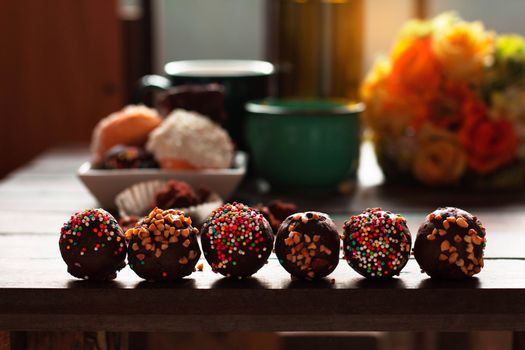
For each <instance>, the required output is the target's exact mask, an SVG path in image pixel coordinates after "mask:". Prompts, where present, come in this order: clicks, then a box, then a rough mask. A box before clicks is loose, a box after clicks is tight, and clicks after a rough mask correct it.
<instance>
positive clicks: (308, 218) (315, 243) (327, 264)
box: [275, 212, 341, 280]
mask: <svg viewBox="0 0 525 350" xmlns="http://www.w3.org/2000/svg"><path fill="white" fill-rule="evenodd" d="M340 247H341V241H340V238H339V233H338V232H337V227H336V226H335V223H334V222H333V221H332V219H330V217H329V216H328V215H327V214H323V213H318V212H306V213H296V214H293V215H290V216H288V217H287V218H286V219H285V220H284V221H283V223H282V224H281V226H280V227H279V231H277V236H276V238H275V254H276V255H277V258H278V259H279V262H280V263H281V265H282V266H283V267H284V268H285V270H286V271H288V272H289V273H290V274H291V275H292V276H294V277H299V278H304V279H308V280H313V279H317V278H322V277H324V276H327V275H328V274H330V273H331V272H332V271H334V270H335V268H336V267H337V264H338V263H339V250H340Z"/></svg>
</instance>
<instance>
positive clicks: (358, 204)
mask: <svg viewBox="0 0 525 350" xmlns="http://www.w3.org/2000/svg"><path fill="white" fill-rule="evenodd" d="M86 157H87V153H86V151H85V149H84V148H70V149H68V150H60V151H54V152H50V153H47V154H44V155H43V156H42V157H40V158H38V159H37V160H35V161H33V162H31V163H30V164H28V165H27V166H25V167H24V168H21V169H19V170H18V171H17V172H16V173H14V174H13V175H11V176H10V177H8V178H7V179H6V181H4V182H3V183H1V184H0V329H4V330H20V329H24V330H61V331H62V330H75V331H81V330H82V331H84V330H101V329H104V330H109V331H175V330H176V331H230V330H246V331H248V330H253V331H272V330H283V331H301V330H302V331H304V330H330V331H333V330H345V331H346V330H414V331H415V330H443V331H461V330H474V329H476V330H520V331H525V301H524V300H525V288H524V287H525V273H524V272H523V271H525V251H524V250H523V248H522V247H523V246H524V245H525V235H524V234H523V232H522V231H523V229H524V227H525V215H523V213H524V206H523V203H524V202H523V200H522V198H521V197H522V194H520V193H514V194H490V195H488V194H487V195H484V196H483V198H481V199H480V198H475V197H473V196H472V195H468V194H461V195H460V194H458V195H455V196H451V195H450V194H441V197H442V198H440V197H439V195H429V194H428V193H426V192H425V191H421V190H420V191H417V190H415V191H408V192H407V191H406V190H405V192H403V191H400V192H398V195H396V196H393V195H392V193H396V192H395V191H392V190H388V191H386V190H384V189H381V188H378V187H372V186H369V187H366V186H363V187H361V188H359V189H358V191H357V192H356V193H355V195H354V196H347V197H341V196H339V197H335V196H334V195H333V194H331V195H313V196H310V199H309V200H304V199H303V201H302V202H300V206H301V207H302V208H303V209H319V210H326V211H327V212H328V213H329V214H331V215H332V216H333V217H334V218H335V220H336V222H337V223H338V224H339V227H340V226H341V224H342V222H343V221H344V220H345V219H346V218H347V217H348V216H349V215H350V214H351V213H353V212H356V211H358V210H361V209H363V208H365V207H367V206H386V207H387V208H390V209H393V210H398V209H397V208H401V209H402V210H399V211H401V212H402V213H403V214H405V215H406V216H407V218H408V221H409V226H410V228H411V230H412V232H413V234H415V232H416V231H417V227H418V225H419V223H420V222H421V221H422V220H423V218H424V216H425V215H426V213H427V212H428V211H429V210H431V209H433V208H434V206H437V205H436V204H437V202H439V201H444V199H446V200H448V202H447V203H442V204H441V205H445V204H450V205H459V204H457V203H459V202H461V203H465V204H467V205H468V207H466V209H468V210H471V211H472V212H474V213H475V214H477V215H478V216H479V217H480V219H481V220H482V221H483V222H484V224H485V226H486V227H487V231H488V246H487V250H486V255H487V260H486V264H485V269H484V270H483V271H482V272H481V274H479V277H478V278H474V279H471V280H468V281H463V282H439V281H433V280H430V279H429V278H427V277H426V275H424V274H421V273H420V271H419V268H418V266H417V263H416V262H415V260H413V259H411V260H410V261H409V263H408V265H407V267H406V268H405V270H403V272H402V274H401V276H400V278H397V279H394V280H392V281H387V282H378V281H375V282H374V281H367V280H365V279H363V278H361V277H360V276H359V275H357V274H356V273H355V272H354V271H353V270H352V269H351V268H350V267H349V266H348V265H347V263H346V262H345V261H341V262H340V264H339V266H338V268H337V269H336V271H335V272H334V273H333V274H332V275H331V276H329V277H328V278H326V279H324V280H321V281H318V282H315V283H310V282H301V281H292V280H291V279H290V277H289V275H288V274H287V273H286V271H285V270H284V269H282V268H281V267H280V265H279V263H278V261H277V260H276V258H275V257H274V256H273V255H272V257H271V258H270V261H269V263H268V264H267V265H266V266H264V267H263V269H261V270H260V271H259V272H258V273H257V274H256V275H255V276H254V278H251V279H247V280H244V281H232V280H229V279H225V278H221V276H220V275H216V274H213V273H212V272H211V270H210V268H209V266H208V265H207V264H205V270H204V271H203V272H195V273H194V274H192V275H191V276H190V277H189V278H186V279H184V280H182V281H181V282H179V283H171V284H162V283H148V282H144V281H141V280H140V279H139V278H138V277H137V276H136V275H135V274H134V273H133V272H132V271H131V270H130V269H129V268H125V269H124V270H123V271H122V272H121V273H120V274H119V276H118V278H117V280H116V281H114V282H110V283H92V282H86V281H79V280H76V279H74V278H72V277H71V276H69V275H68V274H67V272H66V266H65V264H64V263H63V262H62V260H61V258H60V254H59V250H58V232H59V228H60V226H61V225H62V223H63V222H64V221H65V220H67V218H68V216H69V215H71V213H73V212H74V211H76V210H79V209H82V208H84V207H90V206H94V205H96V202H95V200H94V198H93V197H92V196H91V195H90V194H89V193H88V192H87V190H86V189H85V188H83V187H82V184H81V183H80V182H79V181H78V180H77V179H76V177H75V175H74V174H75V171H76V169H77V168H78V166H79V165H80V164H81V163H82V162H83V161H85V159H86ZM238 196H239V197H240V198H246V199H247V200H249V201H251V202H256V201H259V200H264V199H266V198H268V195H266V196H253V197H250V196H249V195H247V194H246V193H239V195H238ZM287 196H288V195H285V197H287ZM427 197H428V198H427ZM520 198H521V199H520ZM469 203H470V204H469ZM476 203H478V204H476ZM438 205H439V204H438ZM332 279H333V281H332Z"/></svg>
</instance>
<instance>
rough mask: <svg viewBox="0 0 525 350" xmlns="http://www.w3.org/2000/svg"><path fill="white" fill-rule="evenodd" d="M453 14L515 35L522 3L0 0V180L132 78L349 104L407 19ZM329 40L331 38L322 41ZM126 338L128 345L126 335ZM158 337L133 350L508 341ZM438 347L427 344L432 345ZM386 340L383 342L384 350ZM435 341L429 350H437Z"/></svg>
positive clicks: (79, 128)
mask: <svg viewBox="0 0 525 350" xmlns="http://www.w3.org/2000/svg"><path fill="white" fill-rule="evenodd" d="M448 10H454V11H457V12H458V13H459V14H461V16H462V17H463V18H464V19H466V20H482V21H483V22H484V24H485V26H486V27H487V28H488V29H493V30H495V31H497V32H499V33H506V32H512V33H517V34H521V35H524V34H525V22H524V21H523V13H525V2H524V1H522V0H506V1H505V6H501V5H500V4H497V3H496V2H494V1H490V0H477V1H471V0H470V1H469V0H440V1H437V0H367V1H365V0H75V1H71V0H53V1H29V0H21V1H9V0H5V1H2V2H0V33H1V34H0V47H1V48H2V54H1V55H0V76H1V79H0V106H1V111H0V117H1V121H2V123H1V126H0V149H1V152H0V155H1V157H2V161H1V162H0V178H1V177H3V176H5V175H6V174H8V173H9V172H10V171H12V170H13V169H15V168H16V167H18V166H20V165H22V164H24V163H25V162H27V161H28V160H30V159H31V158H33V157H34V156H35V155H37V154H38V153H40V152H42V151H44V150H46V149H47V148H50V147H52V146H55V145H62V144H83V145H87V143H88V142H89V140H90V137H91V132H92V129H93V127H94V125H95V124H96V123H97V122H98V121H99V120H100V119H101V118H103V117H105V116H107V115H108V114H110V113H112V112H114V111H116V110H119V109H120V108H122V106H123V105H125V104H127V103H129V102H131V101H132V100H133V98H134V97H135V95H136V87H137V82H138V81H139V79H140V78H141V77H142V76H144V75H146V74H161V75H162V74H164V65H165V64H166V63H167V62H170V61H173V60H186V59H258V60H267V61H270V62H272V63H273V64H275V66H276V68H277V72H278V74H277V75H276V76H275V77H274V80H273V81H272V87H271V92H272V95H273V96H279V97H289V96H301V97H308V96H337V97H344V98H351V99H354V100H358V99H359V97H358V88H359V84H360V82H361V81H362V79H363V78H364V76H365V74H366V72H367V71H368V70H369V69H370V68H371V67H372V65H373V63H374V61H375V60H376V58H377V57H378V56H380V55H387V54H388V52H389V50H390V48H391V45H392V43H393V42H394V41H395V38H396V36H397V33H398V31H399V29H400V28H401V26H402V25H403V24H404V22H406V21H407V20H408V19H409V18H430V17H433V16H435V15H437V14H439V13H441V12H443V11H448ZM328 38H329V39H330V40H328ZM131 339H133V338H131ZM180 339H181V336H180V335H173V334H161V335H156V336H151V335H148V336H145V335H141V336H137V338H136V341H137V343H136V344H135V345H136V346H137V347H136V348H137V349H138V348H141V346H142V345H149V346H151V347H152V348H172V347H171V346H172V344H173V343H174V342H177V343H178V344H179V345H178V346H179V347H178V348H180V349H186V348H188V349H189V348H195V345H196V344H200V346H201V347H203V348H215V349H233V348H242V349H261V348H264V349H266V350H268V349H295V348H297V347H299V346H301V348H302V349H303V350H306V349H310V348H312V349H313V348H316V349H323V348H337V347H341V346H343V345H345V346H347V347H348V348H356V349H358V348H359V349H418V348H422V347H424V346H426V348H429V349H434V348H445V347H446V348H448V349H460V348H461V349H465V348H468V346H470V347H471V348H477V349H495V348H510V333H504V332H503V333H500V332H492V333H479V334H471V335H458V334H454V333H450V334H441V335H440V336H439V337H438V336H437V335H436V334H408V333H406V334H405V333H390V334H386V333H380V332H378V333H363V334H357V335H356V334H350V333H348V334H347V333H340V334H337V335H335V336H334V335H333V334H330V335H327V334H317V335H312V334H242V335H231V334H228V335H226V334H219V335H217V334H215V335H209V334H208V335H195V334H194V335H186V336H185V341H184V342H181V341H180ZM436 339H437V341H436ZM387 344H388V345H387ZM436 344H437V345H436Z"/></svg>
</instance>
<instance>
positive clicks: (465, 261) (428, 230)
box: [414, 207, 486, 280]
mask: <svg viewBox="0 0 525 350" xmlns="http://www.w3.org/2000/svg"><path fill="white" fill-rule="evenodd" d="M485 243H486V238H485V228H484V227H483V225H482V224H481V222H480V221H479V220H478V218H477V217H475V216H473V215H472V214H470V213H468V212H466V211H465V210H462V209H459V208H454V207H446V208H439V209H437V210H435V211H433V212H432V213H430V214H428V216H427V217H426V220H425V221H424V222H423V223H422V224H421V226H420V227H419V230H418V232H417V237H416V242H415V244H414V256H415V258H416V260H417V262H418V264H419V266H420V267H421V270H422V272H425V273H427V274H428V275H429V276H430V277H433V278H442V279H456V280H457V279H464V278H468V277H471V276H474V275H475V274H477V273H479V272H480V271H481V269H482V268H483V250H484V249H485Z"/></svg>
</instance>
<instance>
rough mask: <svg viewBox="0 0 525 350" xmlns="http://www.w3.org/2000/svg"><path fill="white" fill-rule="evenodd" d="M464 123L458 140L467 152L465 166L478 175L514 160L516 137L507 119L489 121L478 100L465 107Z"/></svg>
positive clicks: (516, 145)
mask: <svg viewBox="0 0 525 350" xmlns="http://www.w3.org/2000/svg"><path fill="white" fill-rule="evenodd" d="M464 114H465V118H466V120H465V124H464V125H463V127H462V128H461V129H460V131H459V134H458V136H459V140H460V142H461V143H462V144H463V147H464V148H465V151H466V152H467V157H468V165H469V166H470V167H471V168H472V169H473V170H475V171H476V172H478V173H480V174H488V173H490V172H492V171H494V170H496V169H497V168H498V167H500V166H501V165H504V164H506V163H509V162H510V161H512V160H513V159H514V157H515V154H516V150H517V148H518V143H519V139H518V135H517V134H516V132H515V131H514V127H513V126H512V124H511V123H510V122H509V121H508V120H504V119H500V120H490V119H488V115H487V107H486V105H485V104H484V103H483V102H481V101H469V102H468V103H466V104H465V106H464Z"/></svg>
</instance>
